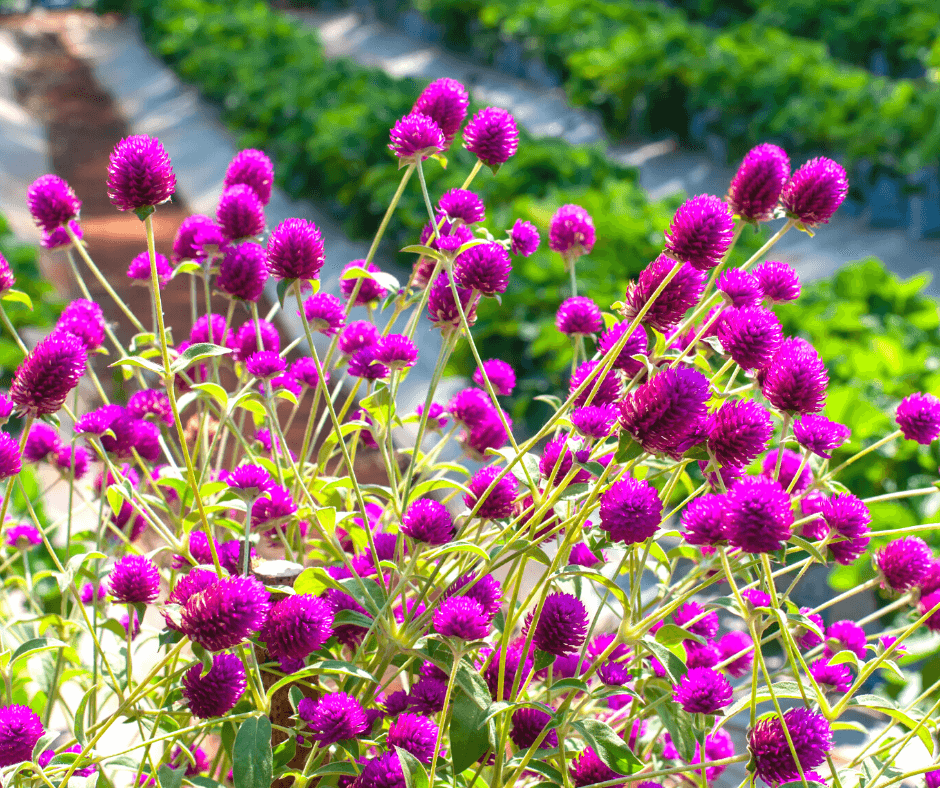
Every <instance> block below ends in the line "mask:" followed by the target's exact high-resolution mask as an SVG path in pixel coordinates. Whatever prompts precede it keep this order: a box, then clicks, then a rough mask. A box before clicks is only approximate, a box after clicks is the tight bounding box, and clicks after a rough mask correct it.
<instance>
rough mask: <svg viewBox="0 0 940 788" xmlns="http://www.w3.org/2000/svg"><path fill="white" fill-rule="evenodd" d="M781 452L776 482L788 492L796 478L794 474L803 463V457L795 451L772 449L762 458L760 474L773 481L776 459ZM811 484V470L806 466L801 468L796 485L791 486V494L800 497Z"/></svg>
mask: <svg viewBox="0 0 940 788" xmlns="http://www.w3.org/2000/svg"><path fill="white" fill-rule="evenodd" d="M781 451H782V452H783V458H782V459H781V460H780V475H779V476H778V477H777V481H778V482H779V483H780V486H781V487H783V489H784V490H789V489H790V485H791V484H793V479H794V477H796V472H797V471H799V470H800V465H802V462H803V457H802V456H801V455H799V454H797V453H796V452H795V451H790V449H774V450H773V451H769V452H767V456H765V457H764V461H763V462H762V463H761V468H760V472H761V475H762V476H765V477H766V478H768V479H773V478H774V472H775V471H776V470H777V457H778V456H779V454H780V452H781ZM812 483H813V469H812V468H810V467H809V465H808V464H807V465H805V466H803V470H802V471H800V476H799V478H798V479H797V481H796V484H793V490H792V491H791V492H792V493H793V494H794V495H802V494H803V493H804V492H806V491H807V490H808V489H809V487H810V485H811V484H812Z"/></svg>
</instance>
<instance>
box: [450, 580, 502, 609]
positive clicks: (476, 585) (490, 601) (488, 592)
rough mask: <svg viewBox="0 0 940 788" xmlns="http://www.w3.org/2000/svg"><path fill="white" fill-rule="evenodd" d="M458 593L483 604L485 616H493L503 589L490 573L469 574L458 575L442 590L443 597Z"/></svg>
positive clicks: (500, 599)
mask: <svg viewBox="0 0 940 788" xmlns="http://www.w3.org/2000/svg"><path fill="white" fill-rule="evenodd" d="M458 593H460V594H461V595H462V596H464V597H467V598H468V599H475V600H476V601H477V602H479V603H480V604H481V605H482V606H483V613H484V615H485V616H486V617H487V618H493V616H495V615H496V613H497V612H498V611H499V606H500V602H501V601H502V597H503V589H502V587H501V586H500V585H499V581H498V580H497V579H496V578H495V577H493V576H492V575H482V576H481V577H479V578H478V577H477V575H476V574H474V573H473V572H471V573H470V574H466V575H463V576H461V577H458V578H457V579H456V580H455V581H454V582H453V583H451V584H450V586H448V588H447V590H446V591H445V592H444V598H445V599H446V598H448V597H452V596H454V595H455V594H458Z"/></svg>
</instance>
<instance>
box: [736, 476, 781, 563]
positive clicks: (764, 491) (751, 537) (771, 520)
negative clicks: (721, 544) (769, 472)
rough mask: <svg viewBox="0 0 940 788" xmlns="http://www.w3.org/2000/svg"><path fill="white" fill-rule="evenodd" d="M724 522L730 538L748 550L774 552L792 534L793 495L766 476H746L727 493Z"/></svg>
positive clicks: (741, 547) (749, 551) (738, 545)
mask: <svg viewBox="0 0 940 788" xmlns="http://www.w3.org/2000/svg"><path fill="white" fill-rule="evenodd" d="M722 523H723V525H724V530H725V532H726V533H727V534H728V542H729V543H730V544H731V545H732V546H733V547H739V548H740V549H741V550H743V551H744V552H745V553H772V552H774V551H775V550H779V549H781V548H782V547H783V545H784V544H785V543H786V541H787V540H788V539H789V538H790V529H791V528H792V526H793V512H792V510H791V509H790V496H789V495H787V494H786V492H784V491H783V489H781V487H780V485H779V484H777V483H776V482H774V481H773V480H771V479H765V478H764V477H763V476H746V477H745V478H743V479H741V481H739V482H738V483H737V484H735V485H734V487H732V488H731V489H730V490H729V491H728V495H727V496H726V497H725V506H724V510H723V511H722Z"/></svg>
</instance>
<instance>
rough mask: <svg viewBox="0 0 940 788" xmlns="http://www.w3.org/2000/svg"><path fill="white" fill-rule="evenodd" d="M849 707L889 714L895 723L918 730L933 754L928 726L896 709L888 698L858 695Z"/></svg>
mask: <svg viewBox="0 0 940 788" xmlns="http://www.w3.org/2000/svg"><path fill="white" fill-rule="evenodd" d="M849 706H850V707H851V706H864V707H865V708H869V709H874V710H875V711H880V712H881V713H882V714H887V715H888V716H889V717H891V719H893V720H894V721H895V722H898V723H901V724H902V725H904V726H906V727H907V728H908V729H910V730H914V729H915V728H916V729H917V738H919V739H920V741H921V743H922V744H923V745H924V747H925V748H926V750H927V752H933V741H932V739H931V736H930V729H929V728H928V727H927V726H926V725H920V724H919V723H920V720H916V719H914V718H913V717H911V715H910V714H908V713H907V712H904V711H901V710H900V709H898V708H897V707H895V705H894V703H893V702H892V701H891V700H889V699H888V698H882V697H880V696H878V695H856V696H855V697H854V698H852V700H851V701H849Z"/></svg>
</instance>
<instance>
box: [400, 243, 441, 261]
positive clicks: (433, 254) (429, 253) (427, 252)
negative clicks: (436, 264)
mask: <svg viewBox="0 0 940 788" xmlns="http://www.w3.org/2000/svg"><path fill="white" fill-rule="evenodd" d="M401 251H402V252H406V253H408V254H420V255H423V256H424V257H430V258H432V259H434V260H443V259H444V255H442V254H441V253H440V252H439V251H437V249H432V248H431V247H430V246H423V245H422V244H412V245H411V246H406V247H405V248H404V249H402V250H401Z"/></svg>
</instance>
